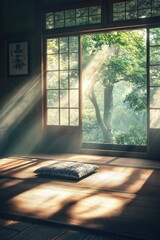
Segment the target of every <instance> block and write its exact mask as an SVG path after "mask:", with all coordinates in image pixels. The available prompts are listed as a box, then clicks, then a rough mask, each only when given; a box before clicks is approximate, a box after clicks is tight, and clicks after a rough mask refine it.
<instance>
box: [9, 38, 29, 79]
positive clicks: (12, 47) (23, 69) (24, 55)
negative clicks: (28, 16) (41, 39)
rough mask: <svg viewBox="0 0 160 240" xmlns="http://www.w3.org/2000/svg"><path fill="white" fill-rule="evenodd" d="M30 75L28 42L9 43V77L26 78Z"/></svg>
mask: <svg viewBox="0 0 160 240" xmlns="http://www.w3.org/2000/svg"><path fill="white" fill-rule="evenodd" d="M28 74H29V67H28V41H20V42H10V43H8V75H9V76H26V75H28Z"/></svg>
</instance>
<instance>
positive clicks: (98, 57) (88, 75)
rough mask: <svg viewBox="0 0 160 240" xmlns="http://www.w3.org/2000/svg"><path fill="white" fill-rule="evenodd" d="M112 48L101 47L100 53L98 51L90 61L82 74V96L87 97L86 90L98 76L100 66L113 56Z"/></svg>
mask: <svg viewBox="0 0 160 240" xmlns="http://www.w3.org/2000/svg"><path fill="white" fill-rule="evenodd" d="M113 52H114V51H113V48H112V47H109V46H107V45H105V46H103V47H102V49H101V50H100V51H98V52H97V53H96V54H95V55H94V57H93V58H92V59H91V61H90V62H89V64H88V65H87V66H86V68H85V69H84V70H83V72H82V76H83V85H82V92H83V95H84V94H86V95H87V90H88V88H89V87H90V85H93V83H94V82H95V81H97V78H98V76H99V71H100V69H101V67H102V64H103V63H104V62H106V61H107V60H109V59H110V58H111V56H112V54H113Z"/></svg>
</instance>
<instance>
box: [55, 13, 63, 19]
mask: <svg viewBox="0 0 160 240" xmlns="http://www.w3.org/2000/svg"><path fill="white" fill-rule="evenodd" d="M61 19H64V11H60V12H55V20H61Z"/></svg>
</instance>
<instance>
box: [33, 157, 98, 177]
mask: <svg viewBox="0 0 160 240" xmlns="http://www.w3.org/2000/svg"><path fill="white" fill-rule="evenodd" d="M97 169H98V166H97V165H93V164H87V163H79V162H68V161H59V162H56V163H54V164H52V165H48V166H44V167H41V168H38V169H36V170H35V171H34V173H36V174H38V175H39V176H49V177H64V178H69V179H80V178H83V177H85V176H87V175H89V174H91V173H94V172H95V171H96V170H97Z"/></svg>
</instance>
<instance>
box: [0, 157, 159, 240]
mask: <svg viewBox="0 0 160 240" xmlns="http://www.w3.org/2000/svg"><path fill="white" fill-rule="evenodd" d="M61 160H69V161H78V162H87V163H91V164H92V163H94V164H97V165H98V166H99V169H98V170H97V172H96V173H94V174H92V175H91V176H88V177H87V178H84V179H82V180H80V181H70V180H62V179H49V178H40V177H37V176H36V175H35V174H34V173H33V171H34V170H35V169H37V168H38V167H40V166H45V165H49V164H51V163H53V162H55V161H61ZM0 186H1V187H0V240H5V239H13V240H20V239H24V240H26V239H30V240H32V239H33V240H34V239H35V240H36V239H39V240H41V239H42V240H43V239H45V240H46V239H48V240H49V239H61V240H62V239H85V240H87V239H88V240H89V239H97V240H98V239H99V240H101V239H102V240H103V239H104V240H105V239H106V240H107V239H108V240H120V239H146V240H158V239H160V162H158V161H152V160H142V159H129V158H128V159H127V158H114V157H104V156H94V155H93V156H92V155H74V154H65V155H54V156H42V155H41V156H30V157H28V156H27V157H15V156H14V157H4V158H1V159H0Z"/></svg>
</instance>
